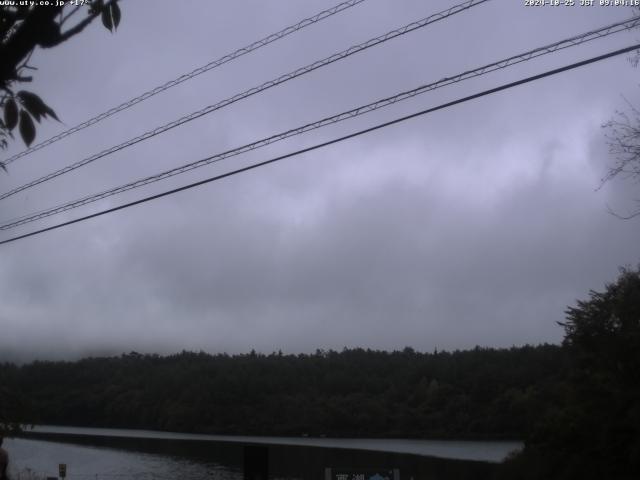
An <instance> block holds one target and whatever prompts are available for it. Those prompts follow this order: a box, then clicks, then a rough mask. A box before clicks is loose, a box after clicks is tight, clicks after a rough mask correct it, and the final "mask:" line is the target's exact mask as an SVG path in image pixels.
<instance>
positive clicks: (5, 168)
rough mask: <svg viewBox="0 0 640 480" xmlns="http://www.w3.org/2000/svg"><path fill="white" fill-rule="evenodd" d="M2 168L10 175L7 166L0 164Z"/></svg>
mask: <svg viewBox="0 0 640 480" xmlns="http://www.w3.org/2000/svg"><path fill="white" fill-rule="evenodd" d="M0 167H2V169H3V170H4V172H5V173H9V170H7V166H6V165H5V164H4V163H2V162H0Z"/></svg>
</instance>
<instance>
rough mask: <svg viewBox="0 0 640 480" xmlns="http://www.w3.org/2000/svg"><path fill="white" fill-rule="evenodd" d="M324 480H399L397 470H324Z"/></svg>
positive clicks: (398, 471)
mask: <svg viewBox="0 0 640 480" xmlns="http://www.w3.org/2000/svg"><path fill="white" fill-rule="evenodd" d="M324 480H400V470H399V469H397V468H325V469H324Z"/></svg>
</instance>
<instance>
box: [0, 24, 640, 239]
mask: <svg viewBox="0 0 640 480" xmlns="http://www.w3.org/2000/svg"><path fill="white" fill-rule="evenodd" d="M639 25H640V16H638V17H633V18H631V19H628V20H625V21H623V22H618V23H615V24H612V25H608V26H606V27H602V28H599V29H597V30H592V31H588V32H585V33H583V34H580V35H576V36H573V37H570V38H567V39H564V40H560V41H558V42H555V43H552V44H549V45H546V46H543V47H539V48H536V49H533V50H529V51H527V52H524V53H521V54H518V55H514V56H511V57H508V58H506V59H503V60H500V61H497V62H494V63H490V64H488V65H484V66H482V67H479V68H476V69H473V70H467V71H465V72H463V73H460V74H458V75H455V76H452V77H445V78H443V79H441V80H438V81H437V82H433V83H430V84H427V85H422V86H419V87H417V88H414V89H412V90H408V91H405V92H401V93H398V94H396V95H394V96H391V97H387V98H383V99H380V100H377V101H375V102H372V103H369V104H366V105H362V106H359V107H357V108H354V109H351V110H347V111H345V112H342V113H339V114H337V115H333V116H331V117H326V118H323V119H321V120H318V121H315V122H312V123H308V124H306V125H303V126H301V127H297V128H294V129H291V130H287V131H285V132H281V133H278V134H276V135H272V136H270V137H266V138H263V139H261V140H257V141H254V142H252V143H248V144H246V145H243V146H241V147H237V148H234V149H232V150H227V151H225V152H222V153H218V154H216V155H212V156H209V157H206V158H203V159H200V160H197V161H195V162H191V163H187V164H184V165H181V166H179V167H175V168H172V169H170V170H166V171H163V172H160V173H157V174H155V175H151V176H148V177H143V178H141V179H138V180H134V181H132V182H130V183H127V184H124V185H120V186H118V187H114V188H111V189H109V190H104V191H102V192H99V193H96V194H92V195H89V196H86V197H83V198H80V199H76V200H72V201H69V202H66V203H63V204H61V205H57V206H55V207H49V208H47V209H45V210H40V211H38V212H32V213H29V214H27V215H23V216H21V217H18V218H14V219H12V220H6V221H5V222H4V223H2V224H0V230H9V229H11V228H15V227H18V226H20V225H24V224H27V223H31V222H34V221H36V220H40V219H43V218H46V217H49V216H52V215H56V214H58V213H62V212H65V211H67V210H71V209H73V208H78V207H81V206H83V205H87V204H89V203H93V202H96V201H98V200H102V199H105V198H107V197H111V196H113V195H117V194H120V193H123V192H126V191H129V190H133V189H135V188H139V187H142V186H144V185H148V184H151V183H155V182H157V181H160V180H164V179H166V178H170V177H173V176H175V175H179V174H181V173H185V172H188V171H190V170H193V169H196V168H199V167H203V166H205V165H209V164H212V163H216V162H219V161H221V160H224V159H226V158H230V157H234V156H236V155H240V154H242V153H246V152H249V151H251V150H255V149H258V148H261V147H265V146H267V145H270V144H272V143H275V142H278V141H281V140H284V139H286V138H290V137H293V136H296V135H300V134H303V133H306V132H309V131H311V130H316V129H318V128H321V127H324V126H327V125H331V124H334V123H338V122H341V121H344V120H347V119H350V118H354V117H357V116H360V115H364V114H365V113H369V112H373V111H375V110H378V109H381V108H384V107H387V106H389V105H392V104H394V103H397V102H400V101H404V100H407V99H410V98H413V97H414V96H416V95H420V94H422V93H426V92H429V91H433V90H436V89H438V88H441V87H444V86H447V85H451V84H454V83H458V82H461V81H464V80H467V79H469V78H474V77H478V76H481V75H485V74H487V73H490V72H494V71H496V70H500V69H503V68H507V67H509V66H513V65H516V64H518V63H521V62H525V61H529V60H531V59H533V58H537V57H540V56H542V55H547V54H549V53H553V52H556V51H558V50H562V49H565V48H569V47H573V46H576V45H580V44H582V43H586V42H588V41H591V40H595V39H598V38H603V37H606V36H608V35H612V34H614V33H618V32H621V31H624V30H628V29H631V28H634V27H637V26H639Z"/></svg>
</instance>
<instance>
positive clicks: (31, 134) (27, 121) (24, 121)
mask: <svg viewBox="0 0 640 480" xmlns="http://www.w3.org/2000/svg"><path fill="white" fill-rule="evenodd" d="M20 136H21V137H22V140H23V141H24V143H26V144H27V147H28V146H30V145H31V142H33V140H34V139H35V138H36V127H35V125H34V124H33V120H31V116H30V115H29V113H28V112H27V111H26V110H20Z"/></svg>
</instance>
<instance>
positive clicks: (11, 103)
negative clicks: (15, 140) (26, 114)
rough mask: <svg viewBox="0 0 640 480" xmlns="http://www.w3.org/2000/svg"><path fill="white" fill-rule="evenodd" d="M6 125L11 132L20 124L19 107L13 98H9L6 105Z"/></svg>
mask: <svg viewBox="0 0 640 480" xmlns="http://www.w3.org/2000/svg"><path fill="white" fill-rule="evenodd" d="M4 123H5V124H6V125H7V128H8V129H9V130H13V129H14V128H16V125H17V124H18V106H17V105H16V101H15V100H14V99H13V98H9V99H8V100H7V103H5V104H4Z"/></svg>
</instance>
